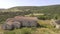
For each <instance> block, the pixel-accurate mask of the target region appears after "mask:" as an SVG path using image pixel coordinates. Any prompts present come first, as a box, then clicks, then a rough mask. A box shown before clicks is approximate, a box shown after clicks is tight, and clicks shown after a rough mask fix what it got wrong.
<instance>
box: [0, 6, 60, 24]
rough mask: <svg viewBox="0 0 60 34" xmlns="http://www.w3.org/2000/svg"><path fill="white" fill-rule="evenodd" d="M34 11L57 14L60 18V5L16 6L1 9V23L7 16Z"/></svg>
mask: <svg viewBox="0 0 60 34" xmlns="http://www.w3.org/2000/svg"><path fill="white" fill-rule="evenodd" d="M33 13H42V14H46V15H49V17H51V16H52V17H54V16H57V18H60V5H51V6H16V7H12V8H9V9H0V23H2V22H4V21H5V20H6V19H7V18H10V17H14V16H17V15H22V16H24V15H28V14H33ZM6 16H7V17H6Z"/></svg>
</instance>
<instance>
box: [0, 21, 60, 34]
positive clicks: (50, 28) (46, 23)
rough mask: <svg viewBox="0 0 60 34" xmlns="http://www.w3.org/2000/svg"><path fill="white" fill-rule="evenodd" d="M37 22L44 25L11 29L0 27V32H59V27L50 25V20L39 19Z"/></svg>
mask: <svg viewBox="0 0 60 34" xmlns="http://www.w3.org/2000/svg"><path fill="white" fill-rule="evenodd" d="M38 23H39V24H40V25H41V26H44V27H37V28H33V27H32V28H28V27H23V28H20V29H14V30H11V31H9V30H2V29H0V32H3V33H4V34H60V30H59V29H56V28H54V26H52V25H50V20H45V21H44V20H39V21H38Z"/></svg>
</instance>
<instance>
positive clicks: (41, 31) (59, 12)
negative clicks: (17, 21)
mask: <svg viewBox="0 0 60 34" xmlns="http://www.w3.org/2000/svg"><path fill="white" fill-rule="evenodd" d="M19 15H20V16H31V17H37V18H38V19H39V20H38V21H37V22H38V23H39V25H40V26H39V27H36V28H35V27H31V28H28V27H22V28H20V29H14V30H9V31H8V30H2V29H1V25H2V24H3V23H4V22H5V21H6V19H7V18H13V17H15V16H19ZM57 18H58V19H60V5H51V6H16V7H12V8H9V9H0V33H1V34H60V29H56V28H55V26H54V25H51V20H50V19H57Z"/></svg>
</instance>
